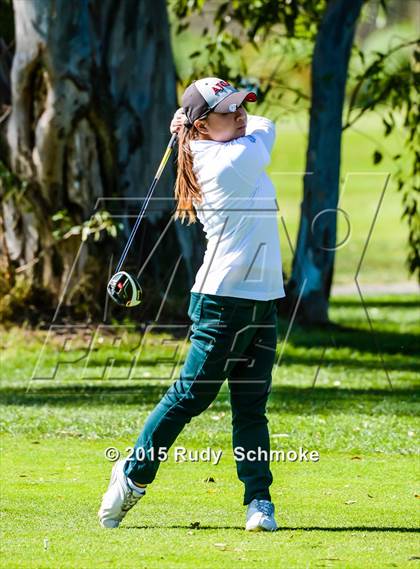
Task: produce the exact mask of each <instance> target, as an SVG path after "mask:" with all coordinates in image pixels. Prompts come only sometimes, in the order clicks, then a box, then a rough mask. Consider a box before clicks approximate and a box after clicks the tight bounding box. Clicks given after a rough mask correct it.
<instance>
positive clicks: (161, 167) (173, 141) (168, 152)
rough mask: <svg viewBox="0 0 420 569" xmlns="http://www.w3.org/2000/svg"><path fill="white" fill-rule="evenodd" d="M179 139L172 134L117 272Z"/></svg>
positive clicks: (116, 270)
mask: <svg viewBox="0 0 420 569" xmlns="http://www.w3.org/2000/svg"><path fill="white" fill-rule="evenodd" d="M177 139H178V135H177V134H176V133H174V134H173V135H172V136H171V139H170V141H169V143H168V146H167V147H166V150H165V154H164V155H163V157H162V160H161V161H160V164H159V167H158V169H157V171H156V174H155V177H154V179H153V182H152V185H151V186H150V188H149V191H148V192H147V194H146V197H145V199H144V202H143V205H142V208H141V210H140V213H139V215H138V216H137V219H136V223H135V224H134V227H133V229H132V231H131V233H130V237H129V238H128V241H127V243H126V245H125V247H124V251H123V252H122V255H121V258H120V260H119V263H118V265H117V268H116V269H115V272H116V273H118V271H119V270H120V269H121V267H122V265H123V264H124V261H125V259H126V257H127V253H128V251H129V249H130V247H131V245H132V243H133V241H134V237H135V235H136V233H137V230H138V228H139V226H140V222H141V220H142V218H143V214H144V212H145V210H146V208H147V204H148V203H149V200H150V198H151V196H152V194H153V191H154V189H155V187H156V184H157V183H158V181H159V178H160V176H161V174H162V172H163V170H164V168H165V166H166V163H167V161H168V159H169V156H170V155H171V153H172V149H173V147H174V146H175V144H176V141H177Z"/></svg>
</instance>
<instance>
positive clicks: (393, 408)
mask: <svg viewBox="0 0 420 569" xmlns="http://www.w3.org/2000/svg"><path fill="white" fill-rule="evenodd" d="M167 389H168V385H154V384H148V385H144V384H136V385H128V386H127V385H124V386H118V385H113V386H109V385H108V386H107V387H104V386H100V385H98V386H83V385H82V386H80V387H78V386H77V385H74V384H73V385H70V386H66V385H55V386H51V387H50V386H43V387H35V388H33V389H31V390H30V391H27V390H26V388H23V387H4V388H3V389H1V391H0V399H1V401H2V403H3V405H23V406H34V407H35V406H42V405H50V406H57V407H83V406H89V407H93V406H94V407H100V406H102V405H111V404H112V405H127V406H130V407H133V406H136V405H138V406H139V407H144V406H145V405H146V406H148V407H150V408H153V407H154V406H155V405H156V404H157V403H158V402H159V400H160V398H161V397H162V395H163V394H164V393H165V392H166V390H167ZM419 393H420V392H419V390H416V389H415V388H407V387H405V388H401V389H393V390H391V389H389V388H384V389H360V388H359V389H346V388H343V387H341V388H336V387H322V388H321V387H315V388H312V387H307V388H298V387H292V386H284V387H281V386H278V385H275V386H273V389H272V391H271V394H270V399H269V411H270V413H276V412H278V413H284V412H285V411H287V412H288V413H296V414H302V413H303V414H304V413H305V412H306V413H307V414H312V413H314V412H316V411H318V410H320V411H321V410H322V413H323V414H333V413H349V414H352V415H353V414H357V413H366V411H367V409H370V408H371V407H376V409H375V414H384V415H386V414H392V415H394V414H396V415H399V416H404V415H413V414H414V413H415V412H416V398H417V399H418V396H419ZM217 403H218V406H217V410H218V411H219V410H220V411H226V412H229V411H230V403H229V394H228V392H227V391H223V392H222V393H220V394H219V396H218V399H217ZM383 403H386V404H387V405H386V407H385V406H383V405H381V404H383ZM379 406H380V408H379Z"/></svg>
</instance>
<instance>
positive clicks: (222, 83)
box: [213, 81, 230, 95]
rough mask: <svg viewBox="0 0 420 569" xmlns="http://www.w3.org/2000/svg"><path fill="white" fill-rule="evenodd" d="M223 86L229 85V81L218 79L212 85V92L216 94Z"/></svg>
mask: <svg viewBox="0 0 420 569" xmlns="http://www.w3.org/2000/svg"><path fill="white" fill-rule="evenodd" d="M225 87H230V83H228V82H227V81H218V82H217V83H216V84H215V85H213V91H214V94H215V95H217V93H220V91H223V90H224V88H225Z"/></svg>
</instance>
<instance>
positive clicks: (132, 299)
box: [107, 271, 143, 308]
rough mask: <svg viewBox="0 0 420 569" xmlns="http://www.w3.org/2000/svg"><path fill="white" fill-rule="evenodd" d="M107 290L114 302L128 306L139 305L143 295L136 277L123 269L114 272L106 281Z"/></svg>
mask: <svg viewBox="0 0 420 569" xmlns="http://www.w3.org/2000/svg"><path fill="white" fill-rule="evenodd" d="M107 291H108V294H109V296H110V297H111V298H112V300H113V301H114V302H116V303H117V304H118V305H119V306H126V307H128V308H132V307H133V306H137V305H139V304H140V303H141V300H142V295H143V291H142V290H141V286H140V284H139V282H138V280H137V278H136V277H135V276H133V275H130V273H126V272H125V271H120V272H118V273H115V275H114V276H113V277H112V278H111V280H110V281H109V283H108V286H107Z"/></svg>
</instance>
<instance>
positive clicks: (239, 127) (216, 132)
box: [206, 106, 247, 142]
mask: <svg viewBox="0 0 420 569" xmlns="http://www.w3.org/2000/svg"><path fill="white" fill-rule="evenodd" d="M246 123H247V115H246V111H245V109H244V108H243V107H242V106H240V107H239V108H238V109H237V110H236V111H235V112H234V113H210V114H209V115H208V117H207V120H206V126H207V132H208V136H209V137H210V138H211V140H215V141H216V142H228V141H229V140H233V139H234V138H239V137H240V136H244V135H245V129H246Z"/></svg>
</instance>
